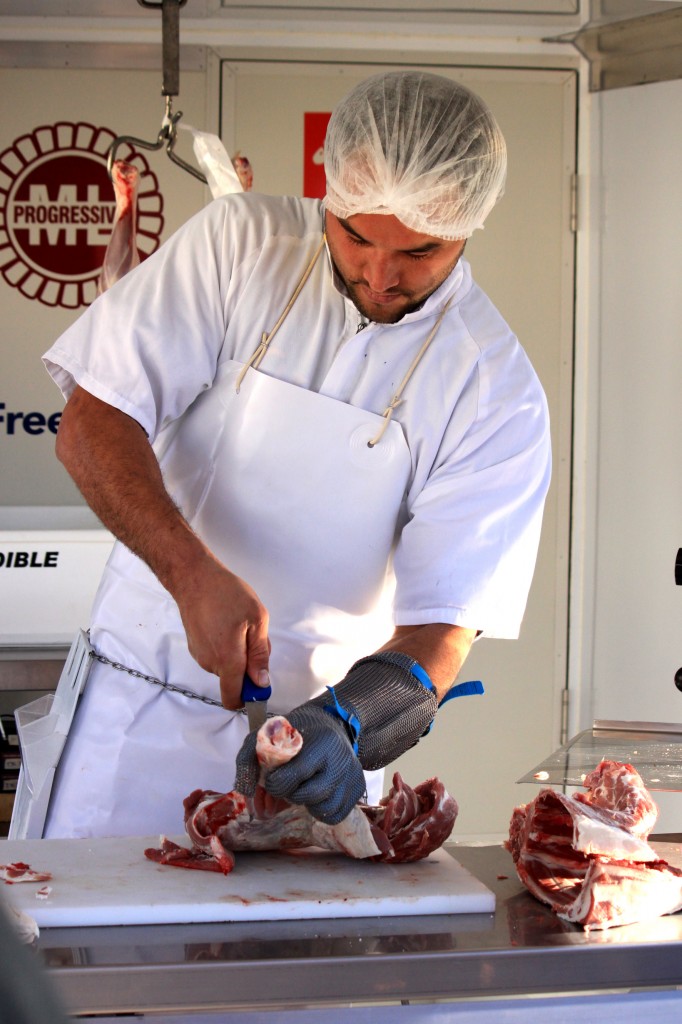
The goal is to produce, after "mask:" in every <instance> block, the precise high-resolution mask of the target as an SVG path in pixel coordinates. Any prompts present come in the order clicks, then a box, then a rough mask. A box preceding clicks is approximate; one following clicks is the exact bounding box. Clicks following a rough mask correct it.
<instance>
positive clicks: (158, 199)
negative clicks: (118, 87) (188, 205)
mask: <svg viewBox="0 0 682 1024" xmlns="http://www.w3.org/2000/svg"><path fill="white" fill-rule="evenodd" d="M115 137H116V136H115V134H114V132H112V131H110V130H109V129H108V128H96V127H95V126H94V125H91V124H85V123H83V122H80V123H78V124H73V123H71V122H66V121H63V122H59V123H58V124H54V125H42V126H41V127H39V128H36V129H35V130H34V131H33V132H31V134H29V135H22V136H21V137H20V138H18V139H16V140H15V141H14V143H13V144H12V145H11V146H10V147H9V148H8V149H6V150H5V151H4V152H3V153H0V273H2V276H3V278H4V279H5V281H6V282H7V284H9V285H10V286H11V287H12V288H18V289H19V291H20V292H21V293H22V295H24V296H26V298H28V299H33V300H35V301H37V302H41V303H43V304H44V305H46V306H62V307H64V308H67V309H77V308H78V307H80V306H87V305H89V304H90V303H91V302H92V301H93V299H94V298H95V297H96V294H97V279H98V277H99V273H100V270H101V267H102V262H103V260H104V254H105V251H106V247H107V243H108V241H109V237H110V235H111V230H112V227H113V224H114V214H115V211H116V200H115V196H114V189H113V186H112V184H111V181H110V180H109V175H108V173H107V150H108V149H109V146H110V145H111V143H112V142H113V141H114V139H115ZM125 148H126V150H127V152H126V153H125V154H121V156H122V158H123V159H125V160H127V161H129V162H133V163H135V164H136V166H137V167H138V168H139V169H140V187H139V191H138V203H137V207H138V211H137V246H138V249H139V250H140V257H141V258H142V259H144V257H145V256H149V255H150V254H151V253H152V252H154V251H155V250H156V249H157V248H158V247H159V244H160V238H161V232H162V230H163V216H162V211H163V197H162V196H161V194H160V192H159V187H158V181H157V178H156V175H155V174H154V173H153V172H152V171H150V170H149V165H148V164H147V161H146V160H145V158H144V156H143V155H142V154H141V153H138V152H137V151H136V150H133V149H131V147H129V146H126V147H125Z"/></svg>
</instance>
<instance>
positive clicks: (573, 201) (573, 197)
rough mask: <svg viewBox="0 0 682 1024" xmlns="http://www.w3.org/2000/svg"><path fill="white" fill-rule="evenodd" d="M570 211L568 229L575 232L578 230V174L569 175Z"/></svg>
mask: <svg viewBox="0 0 682 1024" xmlns="http://www.w3.org/2000/svg"><path fill="white" fill-rule="evenodd" d="M570 193H571V194H570V213H569V229H570V231H571V232H572V233H573V234H575V233H576V231H577V230H578V175H577V174H572V175H571V184H570Z"/></svg>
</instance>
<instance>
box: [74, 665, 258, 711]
mask: <svg viewBox="0 0 682 1024" xmlns="http://www.w3.org/2000/svg"><path fill="white" fill-rule="evenodd" d="M88 656H89V657H90V658H93V659H94V660H95V661H99V662H101V663H102V664H103V665H108V666H109V668H115V669H116V671H117V672H125V673H126V674H127V675H129V676H132V677H133V678H134V679H144V680H145V682H147V683H153V684H154V686H160V687H161V688H162V689H164V690H170V692H171V693H179V694H180V695H181V696H182V697H189V699H190V700H200V701H201V703H202V704H210V705H211V707H214V708H222V709H223V711H227V710H228V709H227V708H226V707H225V706H224V705H223V704H222V702H221V701H219V700H214V698H213V697H204V696H203V695H202V694H200V693H195V692H194V690H188V689H187V688H186V687H183V686H175V684H174V683H167V682H165V681H164V680H163V679H157V678H156V677H155V676H148V675H145V673H144V672H138V670H137V669H135V668H129V667H128V666H127V665H122V664H121V663H120V661H111V659H110V658H106V657H105V656H104V655H103V654H99V653H98V652H97V651H95V650H90V651H88ZM238 710H239V711H240V713H242V712H243V713H244V714H246V709H245V708H239V709H238Z"/></svg>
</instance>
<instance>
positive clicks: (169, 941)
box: [37, 837, 682, 1020]
mask: <svg viewBox="0 0 682 1024" xmlns="http://www.w3.org/2000/svg"><path fill="white" fill-rule="evenodd" d="M668 838H670V837H668ZM448 849H449V851H450V852H451V853H452V854H453V855H454V856H455V857H456V858H457V859H458V860H459V861H460V862H461V863H462V864H463V865H464V866H465V867H466V868H468V870H470V871H471V872H472V873H473V874H474V875H476V876H477V877H478V878H480V879H481V881H483V882H484V883H485V884H486V885H487V886H488V887H489V888H491V889H492V890H493V891H494V892H495V894H496V897H497V909H496V912H495V913H494V914H468V915H443V916H440V915H436V916H431V917H400V918H383V919H382V918H375V919H369V918H361V919H360V918H359V919H351V920H348V919H346V920H339V921H334V920H328V921H300V922H272V923H270V922H265V923H254V924H244V923H240V924H212V925H178V926H168V925H164V926H144V927H142V926H138V927H131V926H121V927H112V928H76V929H73V928H71V929H66V928H64V929H44V930H43V932H42V934H41V937H40V939H39V943H38V950H37V954H38V955H39V956H40V957H41V958H42V960H43V962H44V963H45V965H46V966H47V969H48V974H49V975H50V976H51V978H52V981H53V983H54V985H55V987H56V989H57V990H58V992H59V994H60V995H61V997H62V999H63V1000H64V1002H65V1004H66V1006H67V1008H68V1009H69V1011H70V1012H71V1013H72V1014H77V1015H87V1014H102V1015H105V1014H113V1013H117V1014H121V1013H131V1014H132V1013H150V1014H151V1013H154V1012H157V1013H159V1012H162V1011H163V1012H164V1013H165V1014H166V1015H168V1016H169V1017H172V1015H173V1014H180V1013H184V1014H187V1013H190V1012H194V1011H209V1010H214V1011H217V1010H221V1011H222V1015H221V1017H220V1019H221V1020H223V1019H225V1018H226V1017H227V1018H229V1016H230V1013H229V1012H228V1011H231V1012H234V1013H236V1012H237V1011H239V1010H246V1009H253V1008H260V1009H264V1010H270V1011H274V1010H277V1011H282V1010H285V1009H286V1008H292V1009H293V1008H297V1010H298V1012H299V1013H303V1016H304V1017H305V1010H306V1008H308V1009H310V1008H320V1007H325V1006H327V1007H328V1006H334V1005H335V1006H338V1007H341V1006H347V1005H348V1004H350V1003H353V1004H356V1005H357V1004H374V1005H375V1006H376V1007H377V1008H378V1009H380V1008H381V1006H382V1005H390V1004H393V1005H394V1006H395V1005H396V1004H398V1005H399V1004H401V1003H402V1004H407V1003H410V1004H413V1003H415V1002H417V1003H425V1004H426V1003H432V1004H433V1003H434V1002H435V1001H440V1000H445V1001H455V1000H458V1001H462V1000H464V1001H466V1000H469V999H475V1000H480V999H493V998H499V997H503V996H513V997H521V996H528V995H531V994H532V995H537V994H543V993H544V994H552V995H555V994H557V993H562V994H563V995H564V996H571V995H576V994H578V993H604V992H606V991H610V992H614V991H628V992H632V991H635V990H640V991H647V990H648V991H652V990H674V989H676V986H678V985H682V914H681V915H675V916H668V917H664V918H659V919H657V920H655V921H652V922H648V923H646V924H640V925H633V926H628V927H624V928H615V929H613V930H610V931H606V932H591V933H589V934H585V933H584V932H583V931H582V930H581V929H579V928H577V927H575V926H573V925H569V924H565V923H563V922H562V921H560V920H559V919H558V918H557V917H556V916H555V915H554V914H552V913H551V911H550V910H549V909H548V908H546V907H544V906H543V905H542V904H540V903H538V902H537V901H536V900H535V899H533V898H532V897H531V896H530V895H529V894H528V893H527V892H526V891H525V890H524V889H523V888H522V886H521V885H520V883H519V882H518V880H517V878H516V875H515V873H514V870H513V865H512V861H511V857H510V856H509V854H508V853H507V852H506V851H505V850H504V849H503V848H502V847H501V846H473V845H472V846H463V845H458V844H453V845H450V846H449V847H448ZM680 997H681V998H682V993H680ZM677 1013H678V1015H679V1014H680V1013H681V1010H680V1009H679V1007H678V1010H677ZM165 1019H166V1017H164V1020H165ZM202 1019H204V1018H202ZM208 1019H210V1015H209V1018H208ZM329 1019H334V1018H329ZM382 1019H383V1018H382Z"/></svg>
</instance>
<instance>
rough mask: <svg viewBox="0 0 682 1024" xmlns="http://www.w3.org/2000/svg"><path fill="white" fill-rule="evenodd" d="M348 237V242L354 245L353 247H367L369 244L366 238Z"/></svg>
mask: <svg viewBox="0 0 682 1024" xmlns="http://www.w3.org/2000/svg"><path fill="white" fill-rule="evenodd" d="M347 237H348V240H349V241H351V242H352V243H353V245H367V244H368V243H367V242H366V241H365V239H364V238H358V237H357V236H356V235H348V236H347Z"/></svg>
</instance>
